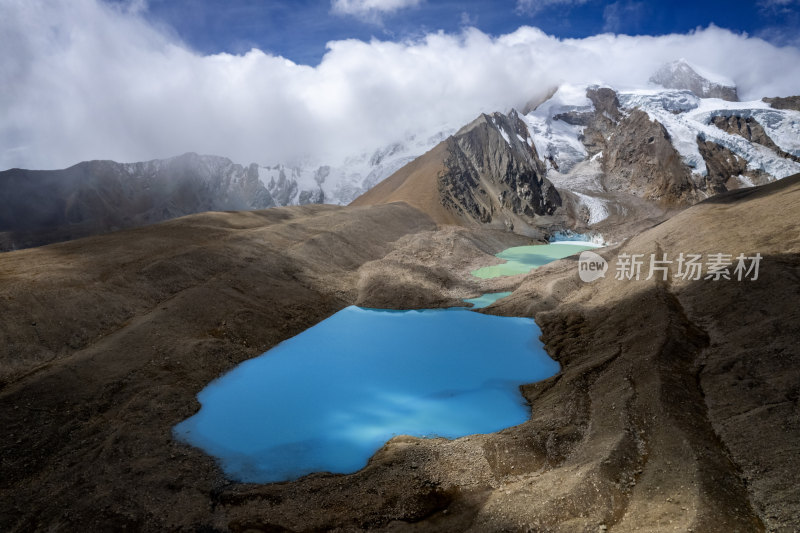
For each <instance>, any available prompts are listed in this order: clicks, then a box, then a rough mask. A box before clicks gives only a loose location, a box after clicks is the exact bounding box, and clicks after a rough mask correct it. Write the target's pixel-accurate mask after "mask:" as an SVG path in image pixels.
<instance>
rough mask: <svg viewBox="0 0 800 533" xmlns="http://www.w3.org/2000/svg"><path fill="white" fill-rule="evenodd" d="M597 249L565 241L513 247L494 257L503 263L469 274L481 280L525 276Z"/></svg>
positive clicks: (581, 242) (593, 245)
mask: <svg viewBox="0 0 800 533" xmlns="http://www.w3.org/2000/svg"><path fill="white" fill-rule="evenodd" d="M597 247H598V245H596V244H592V243H590V242H585V241H565V242H552V243H550V244H535V245H533V246H515V247H513V248H507V249H505V250H503V251H502V252H500V253H499V254H497V255H496V257H499V258H500V259H505V260H506V262H505V263H503V264H501V265H492V266H487V267H483V268H479V269H477V270H473V271H472V272H471V274H472V275H473V276H475V277H476V278H481V279H488V278H497V277H500V276H514V275H516V274H527V273H528V272H530V271H531V270H533V269H534V268H538V267H540V266H542V265H546V264H547V263H550V262H552V261H555V260H556V259H562V258H564V257H568V256H570V255H573V254H577V253H580V252H582V251H584V250H591V249H593V248H597Z"/></svg>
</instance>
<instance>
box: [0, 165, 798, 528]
mask: <svg viewBox="0 0 800 533" xmlns="http://www.w3.org/2000/svg"><path fill="white" fill-rule="evenodd" d="M799 213H800V176H797V177H794V178H787V179H786V180H783V181H782V182H778V183H774V184H770V185H768V186H765V187H762V188H758V189H746V190H739V191H735V192H733V193H728V194H726V195H723V196H721V197H718V198H717V199H714V200H713V201H706V202H703V203H701V204H698V205H696V206H694V207H691V208H689V209H688V210H686V211H684V212H682V213H681V214H679V215H677V216H675V217H674V218H672V219H670V220H668V221H666V222H664V223H662V224H660V225H658V226H656V227H654V228H652V229H650V230H647V231H645V232H643V233H641V234H640V235H638V236H636V237H634V238H631V239H628V240H626V241H625V242H623V243H622V244H620V245H619V246H617V247H616V248H610V249H606V250H603V251H601V254H603V255H604V256H605V257H606V258H607V259H609V260H610V261H612V262H613V259H614V258H615V257H617V255H618V254H620V253H622V252H629V253H631V252H637V253H642V254H648V255H649V254H650V253H657V254H663V253H666V254H668V257H669V258H672V259H675V258H676V257H677V255H678V254H679V253H680V252H684V253H695V252H697V253H731V254H738V253H740V252H741V253H745V254H747V255H752V254H754V253H756V252H760V253H761V254H762V255H763V260H762V262H761V265H760V274H759V278H758V279H757V280H756V281H749V280H747V281H741V282H739V281H735V280H731V281H712V280H698V281H692V282H682V281H678V280H671V281H668V282H660V281H656V280H650V281H645V280H644V279H642V280H640V281H634V280H629V281H625V282H622V281H616V280H614V279H613V274H614V272H613V267H612V270H611V271H609V275H608V276H607V278H606V279H604V280H600V281H596V282H593V283H590V284H584V283H582V282H581V281H580V280H579V279H578V276H577V263H576V261H575V260H574V259H567V260H562V261H558V262H556V263H552V264H550V265H548V266H545V267H542V268H541V269H538V270H537V271H536V272H534V273H532V274H529V275H527V276H520V277H519V278H517V280H504V281H497V282H492V283H489V284H485V285H484V284H476V282H475V280H471V279H469V278H468V276H469V274H468V272H469V269H470V268H472V267H473V266H477V265H478V264H479V263H480V262H481V261H486V264H489V263H491V262H495V261H496V259H494V258H492V257H491V256H490V255H488V254H487V253H493V252H495V251H498V250H499V249H501V248H504V247H506V246H512V245H517V244H522V243H523V242H521V241H522V238H521V237H520V236H514V235H511V234H508V233H504V232H493V231H487V230H482V231H478V230H473V229H467V228H453V227H450V228H445V229H441V228H438V229H437V228H436V227H435V225H434V224H433V222H432V221H431V219H430V218H429V217H426V216H425V215H422V214H421V213H420V212H419V211H418V210H415V209H413V208H411V207H409V206H407V205H403V204H389V205H381V206H375V207H348V208H336V207H327V206H313V207H312V206H308V207H304V208H290V209H276V210H269V211H265V212H256V213H238V214H218V213H215V214H207V215H198V216H193V217H187V218H185V219H180V220H177V221H173V222H170V223H166V224H160V225H157V226H152V227H149V228H143V229H141V230H135V231H131V232H124V233H118V234H112V235H107V236H103V237H97V238H93V239H87V240H82V241H75V242H72V243H67V244H63V245H56V246H48V247H44V248H40V249H37V250H26V251H22V252H13V253H11V254H4V255H3V256H0V276H2V278H0V303H2V305H4V306H8V307H4V311H6V310H7V311H8V312H4V314H3V316H2V318H0V325H2V328H3V329H2V330H1V331H2V335H3V336H4V339H6V343H7V345H8V346H16V348H14V350H16V351H14V352H7V354H8V355H13V357H8V356H7V357H6V359H5V361H9V360H11V359H14V360H16V359H17V358H22V359H20V361H21V363H20V364H19V365H17V366H16V367H15V368H14V370H13V372H10V373H8V374H7V375H6V384H5V385H4V387H3V388H2V389H1V390H0V424H2V427H3V434H2V436H1V437H0V457H1V458H2V463H1V464H0V468H2V471H1V472H0V474H1V475H0V529H2V530H3V531H6V530H8V531H31V530H65V531H72V530H109V531H110V530H115V531H117V530H121V529H122V528H123V527H125V528H127V529H128V530H145V531H163V530H180V531H321V530H338V531H361V530H383V531H400V530H403V531H414V530H416V531H474V532H484V531H582V532H583V531H585V532H596V531H601V530H610V531H674V530H677V531H689V530H693V531H714V532H716V531H718V532H726V533H727V532H731V531H762V530H764V529H770V530H776V531H792V530H794V529H795V528H796V527H797V524H798V523H800V509H798V503H797V502H798V501H800V499H798V498H797V497H796V496H797V489H796V487H797V486H798V482H799V481H800V479H798V470H800V469H799V468H798V460H797V458H798V457H800V450H798V444H797V443H798V442H800V440H798V437H800V424H799V423H798V397H799V396H800V395H798V385H797V384H798V383H800V375H799V374H800V360H798V359H800V353H798V352H799V351H798V348H797V342H798V336H799V335H800V315H798V310H797V307H796V302H797V301H800V215H799ZM34 254H38V255H34ZM645 277H646V276H645ZM432 280H433V281H432ZM515 281H516V282H520V283H521V285H520V286H519V288H517V290H516V291H515V292H514V294H513V295H512V296H511V297H509V298H508V299H506V300H503V301H501V302H498V303H497V304H495V305H494V306H492V307H490V308H489V309H488V310H487V312H493V313H497V314H505V315H513V316H535V317H536V318H537V321H538V322H539V324H540V325H541V327H542V332H543V339H544V341H545V342H546V347H547V349H548V351H549V353H550V354H551V355H552V356H553V357H554V358H556V359H557V360H559V361H560V363H561V364H562V372H561V373H560V374H559V375H557V376H555V377H553V378H551V379H549V380H546V381H544V382H541V383H538V384H533V385H529V386H526V387H523V394H524V395H525V397H526V398H527V399H528V401H529V402H530V404H531V413H532V415H531V419H530V420H529V421H528V422H526V423H524V424H521V425H519V426H515V427H513V428H508V429H506V430H504V431H501V432H498V433H495V434H490V435H475V436H469V437H464V438H461V439H456V440H452V441H449V440H445V439H417V438H409V437H397V438H395V439H393V440H391V441H390V442H389V443H387V445H386V446H385V447H384V448H382V449H381V450H380V451H379V452H378V453H377V454H376V455H375V456H374V457H373V458H372V459H371V460H370V462H369V464H368V465H367V466H366V467H365V468H364V469H362V470H361V471H359V472H357V473H355V474H351V475H332V474H326V473H320V474H314V475H311V476H307V477H305V478H303V479H301V480H298V481H296V482H291V483H281V484H271V485H246V484H236V483H231V482H229V481H227V480H225V479H224V478H223V477H222V476H221V473H220V471H219V469H218V468H217V467H216V466H215V464H214V462H213V460H212V459H210V458H208V457H206V456H205V455H204V454H202V453H201V452H199V451H198V450H195V449H192V448H189V447H186V446H182V445H178V444H177V443H175V442H174V441H173V440H172V438H171V434H170V429H171V427H172V425H173V424H175V423H176V422H178V421H180V420H182V419H184V418H186V417H187V416H189V415H191V414H192V413H193V412H195V410H196V409H197V407H198V405H197V402H196V400H195V396H194V395H195V394H196V393H197V392H198V391H199V390H200V389H202V388H203V387H204V386H205V385H206V384H207V383H208V382H209V381H210V380H211V379H213V378H214V377H216V376H217V375H219V374H220V373H221V372H224V371H225V370H227V369H230V368H232V367H233V366H234V365H236V364H237V363H238V362H240V361H242V360H244V359H246V358H248V357H252V356H254V355H256V354H258V353H260V352H261V351H263V350H264V349H265V348H268V347H270V346H272V345H274V344H275V343H277V342H279V341H280V340H283V339H285V338H287V337H289V336H291V335H294V334H296V333H298V332H299V331H301V330H303V329H305V328H306V327H308V326H310V325H312V324H314V323H316V322H317V321H319V320H321V319H322V318H324V317H326V316H328V315H329V314H331V313H332V312H334V311H336V310H337V309H339V308H341V307H343V306H344V305H347V304H349V303H355V302H358V303H361V304H364V305H385V304H386V303H387V302H394V303H395V304H396V305H397V306H398V307H413V306H417V305H419V306H426V305H443V304H448V303H452V302H453V300H454V299H456V298H459V297H466V296H474V295H475V291H479V290H486V289H489V290H491V289H496V288H499V287H500V286H502V288H504V289H510V288H513V287H512V286H510V284H512V283H514V282H515ZM104 317H109V318H104ZM73 333H75V334H76V335H75V336H74V338H73V336H72V334H73ZM446 333H447V334H453V335H457V334H458V332H446ZM487 355H488V356H491V354H487Z"/></svg>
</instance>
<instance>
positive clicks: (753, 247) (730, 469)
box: [490, 176, 800, 531]
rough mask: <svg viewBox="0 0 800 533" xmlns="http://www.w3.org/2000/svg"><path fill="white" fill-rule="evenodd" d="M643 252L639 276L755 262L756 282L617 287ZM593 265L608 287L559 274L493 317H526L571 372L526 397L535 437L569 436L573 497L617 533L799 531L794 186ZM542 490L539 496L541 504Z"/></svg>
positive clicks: (666, 230)
mask: <svg viewBox="0 0 800 533" xmlns="http://www.w3.org/2000/svg"><path fill="white" fill-rule="evenodd" d="M637 253H640V254H644V256H645V258H646V259H645V267H647V265H648V264H649V261H650V259H649V258H650V254H656V257H657V258H658V259H662V258H663V256H664V254H666V257H667V259H673V260H677V259H678V257H679V254H680V253H684V254H689V253H700V254H704V255H706V254H716V253H725V254H733V256H734V257H736V255H738V254H739V253H744V254H745V255H747V256H753V255H755V254H756V253H760V254H761V255H762V256H763V259H762V261H761V264H760V272H759V275H758V279H757V280H755V281H752V280H743V281H737V280H736V279H735V276H733V278H734V279H732V280H730V281H728V280H724V279H723V280H719V281H714V280H706V279H701V280H698V281H683V280H682V279H680V278H678V279H676V278H674V277H672V276H673V275H674V274H676V268H677V264H673V265H672V266H671V267H670V268H671V270H670V274H671V276H670V277H669V278H668V279H667V281H661V280H660V279H659V276H658V275H656V276H654V277H653V279H652V280H650V281H645V280H644V278H645V277H646V276H647V275H648V271H647V269H646V268H645V269H644V271H643V276H642V280H640V281H635V280H627V279H625V280H617V279H615V271H614V266H613V265H614V264H617V263H616V261H617V260H618V259H619V258H620V256H621V254H631V255H632V254H637ZM602 255H603V256H604V257H605V258H606V259H607V260H608V261H609V264H610V265H612V266H611V269H610V270H609V272H608V275H607V276H606V277H605V278H604V279H600V280H597V281H595V282H592V283H583V282H581V281H580V279H579V278H578V275H577V272H578V271H577V264H576V262H575V261H561V262H558V263H554V264H551V265H547V266H545V267H543V268H541V269H539V270H537V271H536V272H535V273H534V274H532V275H530V276H529V277H528V279H527V280H526V281H525V282H524V283H523V284H522V286H521V287H520V288H519V289H518V290H517V291H515V292H514V294H513V295H512V296H511V297H509V298H507V299H505V300H502V301H500V302H498V303H497V304H495V305H494V306H493V307H492V308H490V309H491V311H490V312H494V313H498V314H507V315H524V316H535V317H536V319H537V321H538V322H539V323H540V324H541V326H542V330H543V333H544V335H543V339H544V341H545V342H546V344H547V346H548V348H549V350H550V353H551V354H552V355H553V356H554V357H556V358H557V359H558V360H559V361H560V362H561V363H562V365H564V371H563V373H562V374H561V375H560V376H557V377H556V378H554V379H552V380H550V382H549V383H546V384H543V385H538V386H532V387H530V389H529V397H530V398H531V400H532V405H533V412H534V426H535V427H537V428H538V429H539V430H540V431H541V430H543V429H545V428H550V427H553V423H554V422H556V421H557V420H559V419H560V422H559V423H557V424H556V425H560V426H562V427H565V426H566V427H574V428H575V430H576V432H577V436H576V438H575V442H574V447H573V448H572V450H571V452H570V454H569V456H568V458H567V459H566V461H565V462H564V463H563V464H562V465H559V467H558V468H557V469H556V471H557V472H558V471H560V472H561V473H562V475H568V474H570V473H574V472H578V471H583V472H584V473H585V474H588V475H586V476H585V477H584V478H583V479H581V480H579V481H578V482H577V486H576V487H575V488H574V489H573V490H572V494H573V495H576V494H581V493H592V492H594V491H595V490H597V489H600V490H599V493H600V494H605V499H606V501H605V503H604V504H603V505H604V506H605V513H606V514H605V515H603V514H602V513H600V514H596V515H595V516H596V519H597V520H598V521H601V520H602V521H605V522H606V523H607V524H609V525H612V524H613V525H614V527H613V528H612V530H613V531H656V530H667V529H673V528H675V529H678V530H681V531H689V530H690V528H692V529H693V530H694V531H758V530H762V529H765V528H766V529H767V530H769V531H794V530H796V528H797V527H798V525H800V498H798V492H797V490H798V489H797V487H798V486H800V444H798V443H800V406H799V405H798V397H800V310H799V309H798V302H800V176H795V177H793V178H786V179H784V180H782V181H780V182H777V183H773V184H770V185H767V186H764V187H760V188H756V189H743V190H739V191H734V192H731V193H726V194H723V195H720V196H718V197H715V198H713V199H710V200H707V201H705V202H703V203H701V204H698V205H697V206H695V207H692V208H690V209H688V210H687V211H685V212H683V213H681V214H679V215H677V216H675V217H673V218H671V219H670V220H668V221H666V222H664V223H663V224H660V225H659V226H657V227H655V228H653V229H651V230H649V231H646V232H644V233H642V234H640V235H638V236H636V237H634V238H632V239H629V240H626V241H625V242H623V243H622V244H621V245H619V246H617V247H615V248H612V249H607V250H604V251H603V252H602ZM706 260H707V256H706ZM732 271H733V268H731V272H732ZM569 406H573V407H572V408H570V407H569ZM576 407H579V408H576ZM545 413H547V414H545ZM557 413H558V414H557ZM548 479H552V478H549V477H548V476H534V478H532V479H531V482H532V488H535V487H539V488H538V489H535V490H539V491H543V492H542V493H543V494H546V487H547V485H546V483H548V481H547V480H548ZM611 494H614V495H615V498H613V499H612V498H610V495H611ZM550 506H552V507H553V508H554V509H555V508H559V507H562V506H563V502H562V501H559V499H558V498H556V497H554V495H547V496H546V497H545V499H544V501H542V502H540V504H539V507H540V509H547V508H548V507H550ZM601 507H602V506H601ZM565 519H566V517H565Z"/></svg>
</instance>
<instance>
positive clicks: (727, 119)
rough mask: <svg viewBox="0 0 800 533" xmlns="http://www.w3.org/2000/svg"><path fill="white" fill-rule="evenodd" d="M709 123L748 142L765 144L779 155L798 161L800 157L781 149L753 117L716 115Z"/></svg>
mask: <svg viewBox="0 0 800 533" xmlns="http://www.w3.org/2000/svg"><path fill="white" fill-rule="evenodd" d="M711 124H713V125H715V126H716V127H718V128H719V129H721V130H722V131H726V132H728V133H730V134H732V135H739V136H741V137H743V138H745V139H747V140H748V141H750V142H754V143H758V144H760V145H762V146H765V147H767V148H769V149H770V150H772V151H773V152H775V153H776V154H778V155H779V156H781V157H785V158H787V159H791V160H792V161H797V162H800V157H798V156H796V155H794V154H790V153H787V152H784V151H783V150H781V148H780V147H779V146H778V145H777V144H775V143H774V142H773V140H772V139H770V138H769V136H768V135H767V133H766V132H765V131H764V128H763V127H762V126H761V124H759V123H758V121H757V120H756V119H755V118H753V117H742V116H739V115H729V116H723V115H717V116H715V117H712V119H711Z"/></svg>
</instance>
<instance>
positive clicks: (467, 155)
mask: <svg viewBox="0 0 800 533" xmlns="http://www.w3.org/2000/svg"><path fill="white" fill-rule="evenodd" d="M526 139H528V130H527V128H526V126H525V124H524V123H523V122H522V121H521V120H520V119H519V117H518V116H517V114H516V112H515V111H512V112H511V114H510V115H509V116H505V115H503V114H502V113H493V114H492V115H481V116H480V117H479V118H477V119H476V120H475V121H473V122H472V123H471V124H469V125H467V126H465V127H464V128H462V129H461V130H460V131H459V132H457V133H456V135H454V136H453V137H451V138H450V139H448V141H447V145H448V153H449V155H448V157H447V160H446V162H445V170H444V172H442V174H441V175H440V177H439V193H440V195H441V201H442V204H443V205H444V206H445V207H446V208H447V209H449V210H450V211H452V212H454V213H456V214H457V215H458V216H459V217H460V218H465V219H469V220H473V221H479V222H481V223H483V224H492V223H493V222H497V221H498V220H499V221H500V222H502V224H503V225H505V226H506V227H509V228H510V229H514V227H515V222H517V223H519V221H522V222H523V223H524V219H533V218H535V217H536V216H537V215H552V214H553V213H554V212H555V210H556V208H558V207H559V206H560V205H561V198H560V197H559V194H558V191H556V189H555V187H554V186H553V185H552V184H551V183H550V182H549V181H548V180H547V179H545V178H544V176H545V168H544V164H543V163H542V162H541V161H540V160H539V158H538V157H537V154H536V149H535V148H533V146H532V145H531V144H528V141H526Z"/></svg>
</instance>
